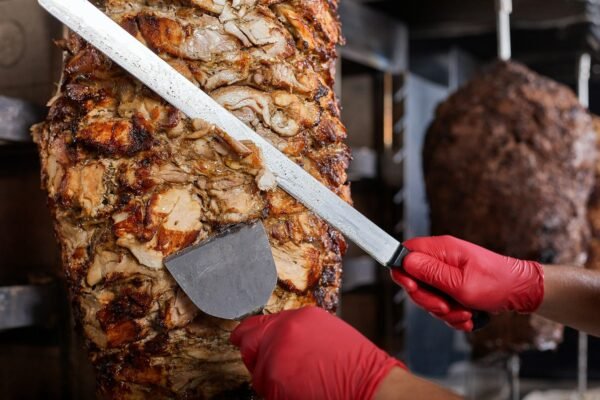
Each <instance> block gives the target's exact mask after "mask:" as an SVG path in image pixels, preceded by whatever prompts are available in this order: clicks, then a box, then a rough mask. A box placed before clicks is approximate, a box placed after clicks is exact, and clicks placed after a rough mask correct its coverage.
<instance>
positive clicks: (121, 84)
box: [33, 0, 350, 399]
mask: <svg viewBox="0 0 600 400" xmlns="http://www.w3.org/2000/svg"><path fill="white" fill-rule="evenodd" d="M100 6H101V8H102V9H103V11H105V12H106V13H107V14H108V15H109V16H110V17H111V18H113V19H114V20H115V21H117V22H118V23H119V24H121V25H122V26H123V27H124V28H125V29H126V30H127V31H128V32H129V33H131V34H132V35H134V36H135V37H136V38H137V39H139V40H140V41H141V42H143V43H144V44H146V45H147V46H148V47H149V48H151V49H152V50H153V51H155V52H157V53H158V54H159V55H160V56H161V57H162V58H163V59H165V60H166V61H167V62H169V63H170V64H171V65H172V66H173V67H175V68H176V69H177V70H178V71H180V72H181V73H182V74H183V75H184V76H186V77H187V78H188V79H189V80H190V81H192V82H193V83H195V84H196V85H198V86H199V87H201V88H202V89H203V90H205V91H207V92H208V93H209V94H210V95H211V96H212V97H213V98H214V99H215V100H217V101H218V102H219V103H220V104H222V105H223V106H224V107H226V108H227V109H229V110H230V111H231V112H233V113H234V114H235V115H236V116H237V117H238V118H240V119H241V120H242V121H244V122H245V123H246V124H248V125H249V126H251V127H252V128H253V129H255V130H256V131H257V132H258V133H259V134H261V135H263V136H264V137H265V138H266V139H268V140H269V141H271V143H273V144H274V145H275V146H277V147H278V148H279V149H280V150H281V151H282V152H284V153H285V154H286V155H288V156H289V157H290V158H291V159H293V160H294V161H295V162H297V163H299V164H300V165H302V166H303V167H304V168H305V169H306V170H307V171H309V172H310V173H311V174H312V175H314V176H315V177H316V178H317V179H319V180H320V181H322V182H323V183H324V184H326V185H327V186H328V187H329V188H330V189H332V190H333V191H334V192H336V193H338V194H339V195H340V196H341V197H342V198H343V199H345V200H346V201H350V194H349V187H348V185H347V182H346V180H347V179H346V172H345V170H346V167H347V165H348V162H349V159H350V154H349V150H348V148H347V147H346V146H345V145H344V143H343V140H344V138H345V129H344V127H343V126H342V124H341V123H340V120H339V110H338V106H337V100H336V98H335V95H334V93H333V90H332V87H333V73H334V61H335V46H336V44H338V43H339V42H340V28H339V23H338V20H337V14H336V7H337V2H336V1H335V0H333V1H332V0H329V1H326V0H288V1H282V0H128V1H124V0H104V1H103V2H101V4H100ZM60 45H61V46H62V47H63V48H64V50H65V61H64V69H63V78H62V81H61V83H60V86H59V90H58V93H57V94H56V96H54V97H53V98H52V99H51V100H50V102H49V105H50V110H49V115H48V118H47V120H46V121H45V122H44V123H42V124H39V125H37V126H35V127H34V128H33V135H34V138H35V140H36V142H37V144H38V146H39V152H40V157H41V161H42V180H43V186H44V189H45V190H46V191H47V194H48V203H49V206H50V209H51V212H52V214H53V216H54V221H55V232H56V236H57V238H58V241H59V243H60V246H61V250H62V259H63V264H64V273H65V276H66V279H67V282H68V285H69V288H70V293H71V301H72V304H73V309H74V311H75V315H76V319H77V321H78V323H79V324H80V326H81V328H82V329H83V332H84V334H85V336H86V338H87V341H88V344H89V346H88V348H89V353H90V357H91V359H92V362H93V364H94V366H95V368H96V372H97V382H98V389H99V393H100V395H101V396H102V397H104V398H111V399H141V398H153V399H163V398H164V399H167V398H180V399H204V398H249V397H248V396H250V395H249V393H250V392H249V391H248V387H249V386H248V382H249V376H248V372H247V371H246V369H245V367H244V365H243V363H242V362H241V359H240V354H239V352H238V351H237V349H236V348H235V347H233V346H232V345H230V344H229V341H228V337H229V332H230V331H231V330H232V329H233V328H234V327H235V325H236V323H235V322H232V321H225V320H219V319H216V318H211V317H208V316H206V315H203V314H202V313H200V312H199V311H198V310H197V308H196V307H195V306H194V305H193V304H191V302H190V301H189V299H188V298H187V297H186V296H185V295H184V294H183V293H182V292H181V290H179V289H178V288H177V285H176V284H175V282H174V281H173V279H172V278H171V277H170V275H169V274H168V272H167V271H166V270H165V268H164V267H163V263H162V260H163V258H164V257H166V256H167V255H169V254H172V253H173V252H175V251H178V250H180V249H182V248H184V247H187V246H189V245H192V244H195V243H198V242H200V241H202V240H205V239H206V238H208V237H210V236H212V235H214V234H216V233H218V232H219V231H220V230H222V229H226V228H227V227H228V226H230V225H232V224H236V223H243V222H250V221H253V220H257V219H262V221H263V223H264V224H265V226H266V228H267V232H268V234H269V236H270V243H271V246H272V250H273V255H274V258H275V263H276V266H277V270H278V276H279V283H278V286H277V288H276V290H275V292H274V293H273V296H272V298H271V299H270V301H269V303H268V305H267V307H266V310H265V312H277V311H280V310H283V309H289V308H297V307H301V306H303V305H307V304H316V305H318V306H321V307H323V308H325V309H327V310H330V311H333V310H335V308H336V307H337V303H338V289H339V283H340V274H341V257H342V255H343V253H344V251H345V248H346V245H345V242H344V239H343V238H342V236H341V235H340V234H339V233H338V232H337V231H335V230H334V229H333V228H331V227H330V226H328V225H327V224H326V223H325V222H323V221H322V220H321V219H320V218H318V217H316V216H315V215H314V214H312V213H311V212H309V211H308V210H307V209H306V208H304V207H303V206H302V205H300V204H299V203H298V202H296V201H295V200H294V199H292V198H291V197H290V196H288V195H287V194H286V193H284V192H282V191H281V190H279V189H274V190H263V189H265V188H264V187H263V186H264V185H261V180H263V179H264V178H265V170H264V168H263V164H262V160H261V156H260V153H259V151H258V150H257V149H256V148H255V147H253V145H252V144H251V143H239V142H236V141H234V140H232V139H231V138H230V137H228V136H227V135H226V134H225V133H223V132H219V131H218V130H216V129H214V128H213V127H212V126H210V125H208V124H206V123H205V122H203V121H200V120H190V119H188V118H186V117H185V116H184V115H183V114H182V113H180V112H179V111H178V110H176V109H174V108H173V107H171V106H170V105H169V104H167V103H166V102H164V101H163V100H162V99H160V98H159V97H157V96H156V95H155V94H154V93H153V92H152V91H150V90H148V89H147V88H146V87H144V86H143V85H142V84H140V83H139V82H138V81H136V80H135V79H133V78H132V77H131V76H130V75H128V74H127V73H125V72H124V71H122V70H121V69H120V68H118V67H117V66H116V65H113V63H112V62H111V61H110V60H109V59H107V58H106V57H105V56H104V55H103V54H101V53H100V52H98V51H97V50H96V49H94V48H93V47H91V46H90V45H88V44H87V43H85V42H84V41H83V40H81V39H80V38H78V37H77V36H76V35H74V34H70V35H69V36H68V37H67V38H65V39H64V40H62V41H61V42H60ZM240 267H242V268H243V266H240Z"/></svg>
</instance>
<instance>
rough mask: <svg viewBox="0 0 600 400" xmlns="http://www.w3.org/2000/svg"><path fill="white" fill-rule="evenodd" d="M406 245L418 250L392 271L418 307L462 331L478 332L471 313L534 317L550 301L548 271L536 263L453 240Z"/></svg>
mask: <svg viewBox="0 0 600 400" xmlns="http://www.w3.org/2000/svg"><path fill="white" fill-rule="evenodd" d="M404 245H405V246H406V247H407V248H408V249H409V250H411V251H412V252H411V253H410V254H408V255H407V256H406V258H405V259H404V262H403V269H402V270H401V269H394V270H392V278H393V279H394V281H396V282H397V283H398V284H400V285H402V286H403V287H404V288H405V289H406V291H407V293H408V295H409V296H410V297H411V298H412V299H413V301H414V302H415V303H417V304H418V305H420V306H421V307H423V308H425V309H426V310H428V311H429V312H430V313H431V314H433V315H434V316H436V317H438V318H441V319H443V320H444V321H446V322H447V323H448V324H449V325H450V326H453V327H455V328H457V329H462V330H465V331H471V330H472V329H473V324H472V322H471V313H470V312H469V311H468V309H476V310H481V311H488V312H492V313H498V312H502V311H517V312H521V313H531V312H534V311H535V310H536V309H537V308H538V307H539V306H540V304H541V302H542V299H543V297H544V275H543V269H542V266H541V265H540V264H539V263H537V262H535V261H524V260H518V259H515V258H511V257H506V256H502V255H499V254H496V253H494V252H491V251H489V250H486V249H484V248H482V247H479V246H477V245H474V244H472V243H469V242H466V241H464V240H460V239H457V238H455V237H452V236H434V237H421V238H415V239H411V240H408V241H406V242H405V243H404ZM422 283H425V284H427V285H431V286H432V287H434V288H436V289H439V290H440V291H441V292H444V293H446V294H448V295H449V296H450V297H451V298H453V299H454V300H456V302H457V303H454V302H450V301H448V299H446V298H444V297H443V296H440V295H438V294H436V293H432V292H431V291H430V290H428V289H427V288H426V287H423V285H422Z"/></svg>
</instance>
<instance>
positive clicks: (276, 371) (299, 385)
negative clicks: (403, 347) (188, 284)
mask: <svg viewBox="0 0 600 400" xmlns="http://www.w3.org/2000/svg"><path fill="white" fill-rule="evenodd" d="M231 342H232V343H233V344H234V345H236V346H238V347H240V350H241V352H242V360H243V361H244V364H246V367H247V368H248V370H249V371H250V373H251V374H252V386H253V387H254V389H255V390H256V392H257V393H258V394H260V395H262V396H264V397H265V398H266V399H267V400H273V399H285V400H293V399H299V400H333V399H338V400H370V399H372V398H373V395H374V394H375V391H376V390H377V387H378V385H379V383H381V381H382V380H383V378H385V376H386V375H387V374H388V372H389V371H390V370H391V369H392V368H393V367H396V366H399V367H402V368H405V367H404V365H403V364H402V363H401V362H400V361H398V360H396V359H395V358H393V357H390V356H389V355H388V354H387V353H385V352H384V351H383V350H381V349H379V348H378V347H377V346H375V345H374V344H373V343H371V342H370V341H369V340H367V338H365V337H364V336H362V335H361V334H360V333H359V332H358V331H356V330H355V329H354V328H352V327H351V326H350V325H348V324H346V323H345V322H343V321H342V320H340V319H339V318H336V317H334V316H332V315H331V314H329V313H328V312H326V311H324V310H322V309H320V308H316V307H306V308H301V309H298V310H291V311H283V312H281V313H278V314H271V315H260V316H255V317H249V318H246V319H245V320H244V321H243V322H242V323H241V324H240V325H239V326H238V327H237V328H236V329H235V330H234V331H233V332H232V333H231Z"/></svg>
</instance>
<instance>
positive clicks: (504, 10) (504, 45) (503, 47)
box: [496, 0, 512, 61]
mask: <svg viewBox="0 0 600 400" xmlns="http://www.w3.org/2000/svg"><path fill="white" fill-rule="evenodd" d="M511 12H512V0H496V33H497V34H496V36H497V39H498V58H499V59H500V60H503V61H507V60H510V57H511V50H510V13H511Z"/></svg>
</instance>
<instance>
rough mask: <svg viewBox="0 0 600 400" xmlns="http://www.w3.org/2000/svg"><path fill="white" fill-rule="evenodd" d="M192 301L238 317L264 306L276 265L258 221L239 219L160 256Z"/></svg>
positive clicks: (228, 316)
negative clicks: (191, 244) (214, 233)
mask: <svg viewBox="0 0 600 400" xmlns="http://www.w3.org/2000/svg"><path fill="white" fill-rule="evenodd" d="M165 266H166V267H167V269H168V270H169V272H170V273H171V275H173V277H174V278H175V280H176V281H177V283H178V284H179V286H180V287H181V288H182V289H183V291H184V292H185V293H186V294H187V295H188V297H189V298H190V299H191V300H192V302H193V303H194V304H195V305H196V306H197V307H198V308H199V309H200V310H202V311H203V312H205V313H207V314H210V315H213V316H215V317H219V318H225V319H239V318H242V317H244V316H246V315H249V314H252V313H254V312H256V311H259V310H260V309H261V308H262V307H264V306H265V304H266V303H267V301H268V300H269V297H270V296H271V293H273V289H275V285H276V283H277V270H276V269H275V262H274V261H273V255H272V253H271V246H270V245H269V240H268V238H267V233H266V232H265V228H264V226H263V224H262V223H261V222H256V223H253V224H252V225H247V224H240V225H236V226H234V227H233V228H231V229H229V230H227V231H226V232H223V233H222V234H220V235H218V236H215V237H213V238H211V239H209V240H207V241H205V242H202V243H200V244H199V245H197V246H194V247H189V248H187V249H185V250H184V251H182V252H180V253H177V254H174V255H172V256H169V257H168V258H166V259H165Z"/></svg>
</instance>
